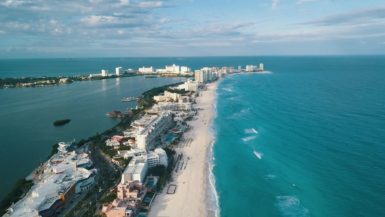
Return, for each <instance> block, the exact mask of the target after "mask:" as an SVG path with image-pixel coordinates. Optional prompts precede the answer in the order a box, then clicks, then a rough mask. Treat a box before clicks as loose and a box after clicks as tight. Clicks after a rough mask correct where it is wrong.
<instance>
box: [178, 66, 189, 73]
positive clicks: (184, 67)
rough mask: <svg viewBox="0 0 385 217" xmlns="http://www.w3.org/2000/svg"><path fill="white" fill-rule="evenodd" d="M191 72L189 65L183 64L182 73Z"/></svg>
mask: <svg viewBox="0 0 385 217" xmlns="http://www.w3.org/2000/svg"><path fill="white" fill-rule="evenodd" d="M190 72H191V68H189V67H187V66H181V67H180V73H181V74H188V73H190Z"/></svg>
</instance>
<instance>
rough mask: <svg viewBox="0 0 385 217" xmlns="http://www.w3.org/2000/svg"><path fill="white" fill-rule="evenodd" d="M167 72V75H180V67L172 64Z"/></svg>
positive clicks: (166, 68) (166, 69)
mask: <svg viewBox="0 0 385 217" xmlns="http://www.w3.org/2000/svg"><path fill="white" fill-rule="evenodd" d="M165 72H166V73H173V74H179V73H180V66H177V65H175V64H172V65H171V66H166V67H165Z"/></svg>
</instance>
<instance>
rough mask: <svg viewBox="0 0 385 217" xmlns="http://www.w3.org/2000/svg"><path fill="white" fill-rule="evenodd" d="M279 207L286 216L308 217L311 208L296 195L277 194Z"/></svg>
mask: <svg viewBox="0 0 385 217" xmlns="http://www.w3.org/2000/svg"><path fill="white" fill-rule="evenodd" d="M276 199H277V204H276V205H277V207H278V209H279V210H280V211H281V213H282V215H283V216H285V217H307V216H309V210H308V209H306V208H305V207H304V206H302V204H301V201H300V200H299V199H298V198H297V197H296V196H277V197H276Z"/></svg>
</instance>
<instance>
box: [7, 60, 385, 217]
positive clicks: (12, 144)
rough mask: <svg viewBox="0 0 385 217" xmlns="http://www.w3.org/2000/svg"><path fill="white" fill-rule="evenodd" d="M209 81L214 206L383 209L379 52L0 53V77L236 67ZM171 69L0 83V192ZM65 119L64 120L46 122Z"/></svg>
mask: <svg viewBox="0 0 385 217" xmlns="http://www.w3.org/2000/svg"><path fill="white" fill-rule="evenodd" d="M259 62H263V63H265V66H266V68H267V69H268V70H270V71H272V72H273V73H272V74H266V75H257V74H249V75H234V76H229V77H227V78H225V79H223V80H222V82H221V84H220V86H219V89H218V103H217V118H216V119H215V123H214V130H215V132H216V135H217V138H216V142H215V144H214V148H213V151H214V157H215V160H214V163H215V167H214V170H213V173H214V176H215V179H216V184H215V185H216V190H217V192H218V194H219V204H220V210H221V211H220V214H221V216H225V217H228V216H242V217H247V216H256V217H266V216H269V217H270V216H271V217H275V216H283V217H292V216H293V217H294V216H298V217H302V216H315V217H325V216H326V217H340V216H348V217H350V216H365V217H366V216H370V217H371V216H385V57H384V56H329V57H301V56H297V57H195V58H103V59H94V58H91V59H29V60H27V59H26V60H0V77H20V76H42V75H46V76H56V75H78V74H88V73H91V72H98V71H100V69H101V68H106V69H109V70H110V71H113V69H114V67H115V66H123V67H125V68H137V67H141V66H150V65H152V66H154V67H163V66H164V65H166V64H173V63H176V64H180V65H188V66H190V67H192V68H193V69H197V68H200V67H203V66H235V67H237V66H238V65H243V66H244V65H246V64H258V63H259ZM170 82H175V80H169V79H144V78H143V77H137V78H124V79H120V80H115V79H110V80H104V81H91V82H78V83H73V84H70V85H65V86H58V87H46V88H31V89H4V90H0V198H1V197H2V196H3V195H4V194H5V193H6V192H7V191H8V190H9V188H10V187H11V186H12V184H13V182H14V181H15V180H17V179H18V178H21V177H23V176H25V175H27V174H28V173H29V172H30V171H31V170H32V169H33V168H35V167H36V166H37V165H38V164H39V163H40V162H41V161H43V160H45V159H46V156H47V155H48V154H49V152H50V150H51V145H52V144H53V143H55V142H58V141H62V140H64V141H66V140H71V139H73V138H77V139H80V138H86V137H88V136H91V135H94V134H95V133H96V132H101V131H103V130H105V129H107V128H109V127H111V126H113V125H114V124H115V123H116V122H115V121H113V120H110V119H108V118H106V116H105V113H106V112H107V111H110V110H113V109H125V108H126V107H128V106H132V105H127V104H123V103H121V102H120V98H121V97H123V96H128V95H138V94H140V93H141V92H143V91H145V90H146V89H150V88H151V87H154V86H161V85H163V84H167V83H170ZM60 118H71V119H72V122H71V123H70V124H69V125H66V126H64V127H62V128H54V127H52V121H53V120H56V119H60Z"/></svg>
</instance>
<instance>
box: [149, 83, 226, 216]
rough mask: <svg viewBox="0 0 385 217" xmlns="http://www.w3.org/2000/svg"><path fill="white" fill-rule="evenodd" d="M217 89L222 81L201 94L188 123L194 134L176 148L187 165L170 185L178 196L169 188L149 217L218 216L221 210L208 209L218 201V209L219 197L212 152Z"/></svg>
mask: <svg viewBox="0 0 385 217" xmlns="http://www.w3.org/2000/svg"><path fill="white" fill-rule="evenodd" d="M218 85H219V81H216V82H213V83H210V84H207V86H206V87H207V90H203V91H200V96H199V97H198V98H197V104H196V107H197V108H199V112H198V115H197V116H196V119H194V120H192V121H191V122H189V124H190V125H191V130H190V131H188V132H186V133H185V135H183V141H181V144H179V145H178V147H176V148H175V150H176V151H177V153H181V154H183V159H184V160H183V161H182V163H183V162H184V164H182V165H185V167H184V169H182V170H180V171H178V172H175V171H174V172H173V181H172V182H170V184H175V185H176V186H177V189H176V192H175V194H167V193H166V192H167V188H165V189H164V190H163V191H162V192H160V193H159V194H158V195H157V197H156V198H155V200H154V202H153V205H152V207H151V210H150V212H149V215H148V216H149V217H155V216H170V217H173V216H175V217H178V216H190V217H195V216H217V215H218V214H217V213H219V211H217V210H218V209H217V210H211V209H212V207H209V203H208V202H209V201H210V202H212V201H215V204H216V206H218V201H217V194H216V192H215V186H213V185H214V184H215V181H214V183H213V182H212V178H211V177H212V176H213V175H212V168H213V167H214V164H213V150H212V148H213V145H214V143H215V131H214V128H213V121H214V119H215V116H216V99H217V94H216V91H217V87H218ZM213 102H214V103H213ZM185 141H187V142H185ZM188 141H190V142H188ZM181 146H182V147H181ZM207 164H209V167H207ZM213 187H214V188H213ZM213 190H214V191H213ZM212 193H214V198H215V199H214V200H213V199H211V198H209V196H212V195H210V194H212ZM210 208H211V209H210ZM209 209H210V210H209Z"/></svg>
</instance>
